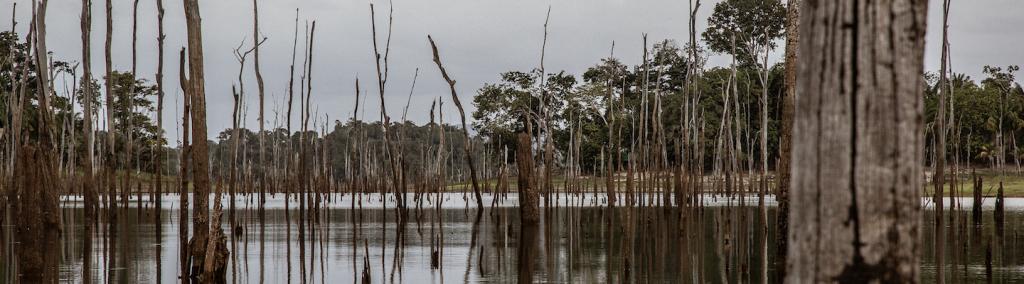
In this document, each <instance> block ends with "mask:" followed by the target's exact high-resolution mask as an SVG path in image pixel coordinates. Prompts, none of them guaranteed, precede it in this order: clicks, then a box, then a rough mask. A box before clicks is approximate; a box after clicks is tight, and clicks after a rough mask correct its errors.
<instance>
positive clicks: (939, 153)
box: [932, 0, 949, 284]
mask: <svg viewBox="0 0 1024 284" xmlns="http://www.w3.org/2000/svg"><path fill="white" fill-rule="evenodd" d="M942 2H943V3H942V55H941V56H942V63H941V67H940V69H939V83H938V92H939V102H938V103H939V105H938V107H937V112H936V113H935V125H936V126H935V138H936V141H935V170H934V171H933V173H934V177H933V178H932V184H933V185H934V186H935V192H934V193H935V196H934V198H935V232H934V233H935V235H934V237H935V243H934V244H933V245H934V248H933V250H932V251H933V252H934V253H935V283H938V284H942V283H945V278H946V277H945V273H944V272H945V255H946V250H945V244H946V239H945V237H946V235H945V234H943V231H944V228H945V225H944V223H945V222H944V221H945V220H944V219H943V214H944V213H943V210H945V209H944V208H943V207H944V205H943V200H942V198H943V188H942V187H943V186H944V185H945V184H946V176H945V172H946V119H945V117H946V102H947V101H946V96H947V95H948V94H947V90H948V89H947V88H946V78H947V76H946V70H947V66H946V63H947V62H948V59H947V56H949V53H948V51H949V49H948V47H947V44H946V43H947V42H948V36H949V24H948V22H949V0H943V1H942Z"/></svg>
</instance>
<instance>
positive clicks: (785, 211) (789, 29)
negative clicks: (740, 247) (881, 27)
mask: <svg viewBox="0 0 1024 284" xmlns="http://www.w3.org/2000/svg"><path fill="white" fill-rule="evenodd" d="M801 1H802V0H789V3H788V4H787V7H786V62H785V66H786V71H785V76H786V77H785V82H784V84H785V92H784V93H783V95H782V107H781V108H782V110H781V112H782V119H781V121H780V123H781V124H782V131H780V132H779V163H778V165H777V166H776V171H778V181H777V184H778V185H777V187H776V194H775V201H776V204H778V214H777V217H776V223H775V225H776V231H777V232H778V233H776V238H775V244H776V246H777V249H776V252H775V271H776V274H777V276H778V279H780V280H781V279H782V277H784V276H785V275H786V250H787V246H788V245H787V238H786V232H788V231H789V180H790V169H789V166H790V163H791V160H790V159H791V158H792V157H791V155H792V151H793V145H792V143H793V103H794V101H795V100H796V78H797V77H796V68H797V48H799V43H800V2H801Z"/></svg>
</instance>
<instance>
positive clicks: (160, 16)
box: [90, 0, 167, 220]
mask: <svg viewBox="0 0 1024 284" xmlns="http://www.w3.org/2000/svg"><path fill="white" fill-rule="evenodd" d="M156 11H157V16H156V18H157V36H156V41H157V55H156V125H157V131H156V135H157V136H156V140H157V145H156V146H155V148H156V149H155V151H153V171H155V172H156V181H155V182H154V184H155V185H156V208H157V210H156V219H157V220H160V208H161V200H162V199H163V194H164V187H163V177H164V172H163V161H164V145H163V141H164V39H166V38H167V35H166V34H164V0H156ZM90 149H91V148H90Z"/></svg>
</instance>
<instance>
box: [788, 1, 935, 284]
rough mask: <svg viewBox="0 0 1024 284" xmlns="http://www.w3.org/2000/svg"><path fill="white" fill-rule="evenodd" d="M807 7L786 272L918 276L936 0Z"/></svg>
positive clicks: (850, 277)
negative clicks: (929, 30) (931, 6)
mask: <svg viewBox="0 0 1024 284" xmlns="http://www.w3.org/2000/svg"><path fill="white" fill-rule="evenodd" d="M801 8H802V10H801V13H800V14H801V18H802V19H801V29H800V32H801V35H800V38H801V45H800V47H799V55H798V56H799V58H800V63H799V67H798V70H797V72H798V74H799V75H800V76H799V78H803V79H805V80H801V81H800V82H798V86H797V94H796V117H795V124H794V129H793V130H794V131H793V134H794V135H793V149H799V151H796V152H794V154H793V156H792V157H793V160H792V162H793V165H792V170H793V171H792V174H793V176H792V178H793V183H792V185H791V186H790V192H791V197H792V199H791V202H792V207H791V208H790V209H791V211H790V215H789V217H790V218H791V221H792V223H791V224H792V225H793V226H792V227H791V230H790V232H789V243H790V246H789V250H788V259H787V265H788V269H787V270H788V272H787V273H788V275H787V276H786V281H787V282H790V283H803V282H832V281H852V282H857V283H869V282H889V283H916V282H917V281H919V280H918V276H919V269H920V268H919V260H920V245H919V242H918V240H919V238H920V222H921V219H920V214H921V205H920V195H919V194H920V192H921V189H922V186H923V184H922V180H921V176H922V171H923V165H922V164H921V161H922V158H923V157H924V153H923V152H924V151H923V148H924V147H923V146H924V139H923V134H922V133H923V132H922V131H923V121H924V119H923V114H922V113H923V103H922V97H923V96H922V93H923V86H924V82H923V77H922V76H921V73H922V71H923V54H924V35H925V31H926V27H925V26H926V25H925V20H926V16H927V8H928V1H927V0H887V1H873V2H868V1H858V0H841V1H821V0H815V1H806V2H804V3H803V7H801ZM883 15H884V16H883Z"/></svg>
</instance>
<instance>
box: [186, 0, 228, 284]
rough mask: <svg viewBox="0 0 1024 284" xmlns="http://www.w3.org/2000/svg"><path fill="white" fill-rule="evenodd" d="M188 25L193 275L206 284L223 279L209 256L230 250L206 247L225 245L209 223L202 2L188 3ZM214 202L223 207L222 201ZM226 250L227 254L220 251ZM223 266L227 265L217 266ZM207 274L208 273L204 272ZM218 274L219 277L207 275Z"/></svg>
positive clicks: (219, 270)
mask: <svg viewBox="0 0 1024 284" xmlns="http://www.w3.org/2000/svg"><path fill="white" fill-rule="evenodd" d="M183 4H184V6H185V23H186V27H187V32H188V67H189V68H188V71H189V77H188V83H189V86H188V87H189V97H190V99H191V108H192V109H191V116H192V137H191V138H192V141H193V142H192V144H193V145H192V148H191V154H192V163H193V167H192V173H193V174H192V179H193V181H194V187H193V188H194V189H193V195H192V198H193V200H192V203H193V204H195V210H194V211H195V215H194V216H193V219H192V223H193V238H192V246H191V248H192V273H193V276H196V275H198V276H199V279H201V280H202V281H203V282H212V281H216V280H218V279H223V276H224V275H223V273H224V268H223V267H210V266H206V265H204V260H206V261H209V260H210V257H207V254H214V253H216V254H217V255H221V256H224V257H227V251H226V250H227V249H226V247H225V246H224V245H223V243H222V244H219V245H207V242H208V241H216V242H223V241H224V240H223V239H222V238H218V237H216V236H219V235H223V233H219V232H215V233H216V234H215V237H214V238H210V230H211V226H210V222H209V221H210V220H209V210H210V208H209V196H210V170H209V169H210V164H209V163H210V158H209V150H208V146H207V140H206V84H205V79H204V76H205V75H204V68H203V36H202V28H201V27H202V23H201V21H202V19H201V18H200V14H199V0H185V1H184V3H183ZM214 202H217V203H220V200H215V201H214ZM213 225H215V226H216V227H215V228H213V229H214V230H216V231H220V224H213ZM208 247H211V248H212V247H216V248H218V251H207V248H208ZM220 249H223V250H224V251H220ZM218 264H220V265H224V262H218ZM203 270H205V271H203ZM211 272H217V274H218V275H208V274H207V273H211Z"/></svg>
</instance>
